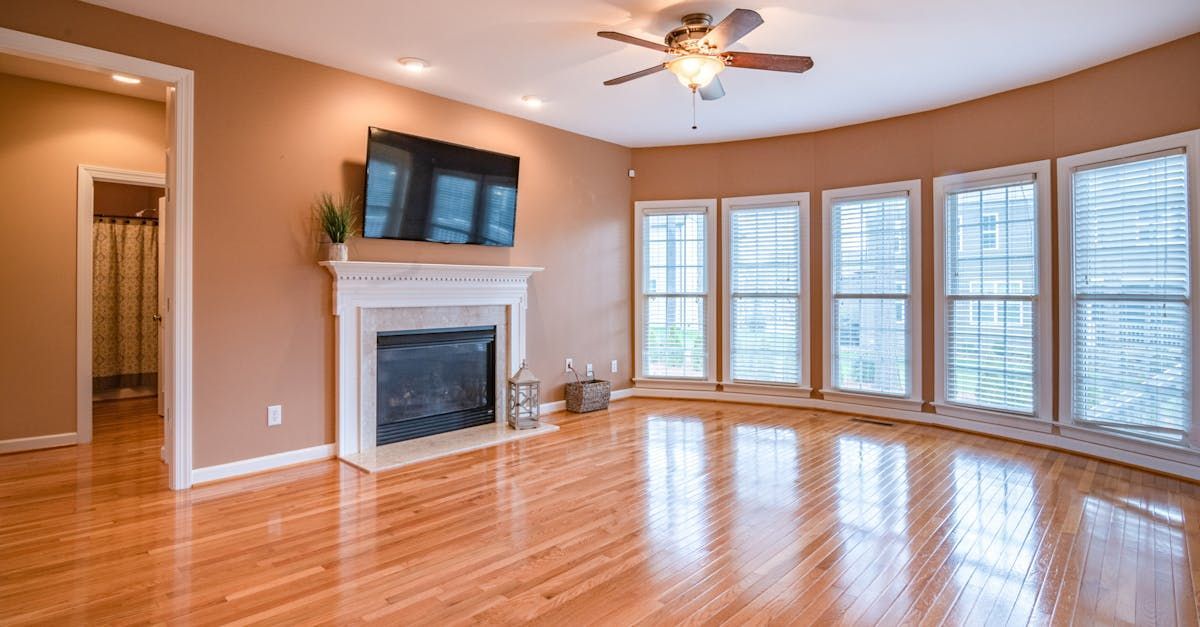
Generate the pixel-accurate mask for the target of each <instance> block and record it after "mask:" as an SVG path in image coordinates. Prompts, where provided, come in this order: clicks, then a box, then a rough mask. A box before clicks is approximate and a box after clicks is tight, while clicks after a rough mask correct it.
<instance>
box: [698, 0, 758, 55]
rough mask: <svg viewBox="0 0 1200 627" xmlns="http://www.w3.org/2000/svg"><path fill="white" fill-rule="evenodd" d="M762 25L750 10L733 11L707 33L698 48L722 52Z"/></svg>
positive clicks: (756, 15) (754, 12) (755, 13)
mask: <svg viewBox="0 0 1200 627" xmlns="http://www.w3.org/2000/svg"><path fill="white" fill-rule="evenodd" d="M762 24H763V19H762V16H761V15H759V14H758V12H756V11H751V10H750V9H734V10H733V13H730V14H729V15H727V16H725V19H723V20H721V23H720V24H717V25H716V26H714V27H713V29H712V30H710V31H708V34H707V35H705V36H704V39H702V40H700V47H701V48H705V47H707V48H709V49H712V50H724V49H726V48H728V47H729V46H730V45H732V44H733V42H735V41H737V40H739V39H741V38H742V37H745V36H746V34H747V33H749V32H750V31H752V30H754V29H756V28H758V27H759V26H762Z"/></svg>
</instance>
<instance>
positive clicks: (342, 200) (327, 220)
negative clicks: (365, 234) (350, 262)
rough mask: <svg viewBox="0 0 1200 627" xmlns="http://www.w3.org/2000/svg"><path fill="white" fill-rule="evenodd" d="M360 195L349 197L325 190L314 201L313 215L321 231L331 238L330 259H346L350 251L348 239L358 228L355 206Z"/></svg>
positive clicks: (327, 249) (328, 255)
mask: <svg viewBox="0 0 1200 627" xmlns="http://www.w3.org/2000/svg"><path fill="white" fill-rule="evenodd" d="M357 204H358V197H357V196H354V197H351V198H347V197H345V196H342V195H339V196H336V197H335V196H334V195H333V194H330V193H329V192H324V193H322V194H321V195H320V196H318V197H317V201H316V202H315V203H313V215H314V217H315V218H316V221H317V224H318V225H319V226H320V228H321V231H322V232H324V233H325V236H326V237H328V238H329V245H328V247H327V248H326V254H325V258H326V259H327V260H329V261H346V260H347V259H349V258H350V253H349V251H348V250H347V249H346V240H347V239H349V238H350V237H352V236H353V235H354V234H355V230H356V229H357V228H358V217H357V215H356V214H355V211H354V206H355V205H357Z"/></svg>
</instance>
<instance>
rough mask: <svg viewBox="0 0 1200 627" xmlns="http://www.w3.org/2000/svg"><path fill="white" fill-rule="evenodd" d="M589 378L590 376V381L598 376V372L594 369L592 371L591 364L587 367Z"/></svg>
mask: <svg viewBox="0 0 1200 627" xmlns="http://www.w3.org/2000/svg"><path fill="white" fill-rule="evenodd" d="M587 376H588V378H589V379H591V378H592V377H595V376H596V371H595V370H594V369H592V365H591V364H588V365H587Z"/></svg>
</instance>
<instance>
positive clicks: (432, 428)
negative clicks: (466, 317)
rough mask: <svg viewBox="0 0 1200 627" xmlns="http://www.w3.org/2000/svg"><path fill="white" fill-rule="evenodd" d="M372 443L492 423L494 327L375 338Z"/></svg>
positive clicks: (425, 331)
mask: <svg viewBox="0 0 1200 627" xmlns="http://www.w3.org/2000/svg"><path fill="white" fill-rule="evenodd" d="M376 346H377V353H376V357H377V365H378V367H377V369H376V384H375V386H376V393H377V397H376V398H377V404H376V429H375V434H376V437H375V440H376V444H377V445H383V444H390V443H392V442H399V441H401V440H410V439H412V438H419V437H424V436H427V435H433V434H436V433H445V432H447V431H454V430H456V429H465V428H467V427H475V426H479V425H484V424H488V423H491V422H495V420H496V411H495V405H496V402H495V399H496V388H495V386H496V327H462V328H455V329H421V330H419V331H396V332H389V333H380V334H379V335H378V338H377V344H376Z"/></svg>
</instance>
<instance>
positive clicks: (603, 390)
mask: <svg viewBox="0 0 1200 627" xmlns="http://www.w3.org/2000/svg"><path fill="white" fill-rule="evenodd" d="M571 372H575V370H574V369H572V370H571ZM611 393H612V384H611V383H609V382H608V381H601V380H599V379H590V380H588V381H580V380H579V373H575V382H574V383H568V384H567V411H572V412H575V413H577V414H583V413H586V412H589V411H596V410H598V409H607V408H608V398H609V396H610V395H611Z"/></svg>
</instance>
